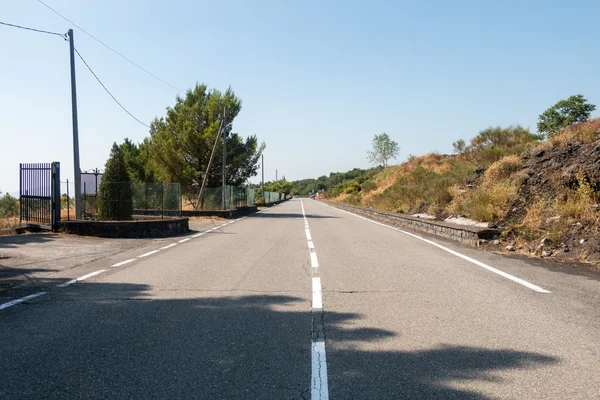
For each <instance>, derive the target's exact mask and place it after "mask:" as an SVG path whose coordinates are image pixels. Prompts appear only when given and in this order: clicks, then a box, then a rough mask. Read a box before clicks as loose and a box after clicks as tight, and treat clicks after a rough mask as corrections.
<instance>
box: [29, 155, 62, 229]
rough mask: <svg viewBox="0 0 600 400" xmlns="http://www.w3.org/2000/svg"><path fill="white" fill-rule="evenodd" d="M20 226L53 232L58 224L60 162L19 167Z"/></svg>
mask: <svg viewBox="0 0 600 400" xmlns="http://www.w3.org/2000/svg"><path fill="white" fill-rule="evenodd" d="M19 178H20V195H19V207H20V208H19V215H20V222H21V224H22V223H23V222H25V223H26V224H27V225H33V226H37V227H39V228H42V229H48V230H53V231H56V230H58V225H59V222H60V163H58V162H53V163H51V164H49V163H43V164H20V174H19Z"/></svg>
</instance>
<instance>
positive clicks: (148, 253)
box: [137, 249, 160, 258]
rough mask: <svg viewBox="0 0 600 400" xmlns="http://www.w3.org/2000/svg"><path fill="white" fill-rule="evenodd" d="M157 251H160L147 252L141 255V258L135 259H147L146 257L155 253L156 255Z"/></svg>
mask: <svg viewBox="0 0 600 400" xmlns="http://www.w3.org/2000/svg"><path fill="white" fill-rule="evenodd" d="M159 251H160V249H157V250H152V251H149V252H147V253H144V254H142V255H141V256H137V258H144V257H148V256H151V255H152V254H156V253H158V252H159Z"/></svg>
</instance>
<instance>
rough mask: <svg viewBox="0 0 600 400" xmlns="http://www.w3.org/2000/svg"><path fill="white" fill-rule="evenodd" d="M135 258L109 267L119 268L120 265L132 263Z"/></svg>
mask: <svg viewBox="0 0 600 400" xmlns="http://www.w3.org/2000/svg"><path fill="white" fill-rule="evenodd" d="M135 260H136V258H130V259H129V260H125V261H121V262H118V263H116V264H113V265H111V267H120V266H121V265H125V264H129V263H130V262H134V261H135Z"/></svg>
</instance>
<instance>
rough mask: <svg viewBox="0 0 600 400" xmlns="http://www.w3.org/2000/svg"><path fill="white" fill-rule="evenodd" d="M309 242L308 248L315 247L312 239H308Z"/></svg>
mask: <svg viewBox="0 0 600 400" xmlns="http://www.w3.org/2000/svg"><path fill="white" fill-rule="evenodd" d="M307 242H308V248H309V249H314V248H315V245H314V244H313V241H312V239H308V240H307Z"/></svg>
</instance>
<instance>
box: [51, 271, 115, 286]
mask: <svg viewBox="0 0 600 400" xmlns="http://www.w3.org/2000/svg"><path fill="white" fill-rule="evenodd" d="M103 272H106V270H105V269H101V270H98V271H95V272H91V273H89V274H87V275H84V276H80V277H79V278H76V279H71V280H70V281H68V282H65V283H61V284H60V285H56V286H57V287H67V286H69V285H72V284H74V283H77V282H81V281H85V280H86V279H88V278H91V277H92V276H96V275H99V274H101V273H103Z"/></svg>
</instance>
